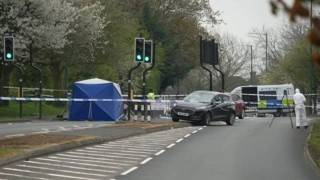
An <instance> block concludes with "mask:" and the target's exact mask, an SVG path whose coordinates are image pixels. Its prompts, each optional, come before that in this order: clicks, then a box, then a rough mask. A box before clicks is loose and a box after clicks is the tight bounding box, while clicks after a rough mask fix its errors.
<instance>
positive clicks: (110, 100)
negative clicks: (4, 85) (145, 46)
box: [0, 97, 179, 103]
mask: <svg viewBox="0 0 320 180" xmlns="http://www.w3.org/2000/svg"><path fill="white" fill-rule="evenodd" d="M0 101H35V102H38V101H47V102H144V103H155V102H159V103H161V102H162V103H171V102H179V100H161V99H159V100H148V99H146V100H143V99H80V98H22V97H0Z"/></svg>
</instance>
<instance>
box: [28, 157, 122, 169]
mask: <svg viewBox="0 0 320 180" xmlns="http://www.w3.org/2000/svg"><path fill="white" fill-rule="evenodd" d="M37 160H42V159H41V158H37ZM43 161H47V160H43ZM25 163H30V164H38V165H47V166H54V167H63V168H69V169H81V170H85V171H95V172H102V173H115V172H116V171H113V170H102V169H91V168H81V167H76V166H69V165H62V164H52V163H45V162H39V161H25Z"/></svg>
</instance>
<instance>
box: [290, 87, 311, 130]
mask: <svg viewBox="0 0 320 180" xmlns="http://www.w3.org/2000/svg"><path fill="white" fill-rule="evenodd" d="M293 101H294V104H295V112H296V127H297V128H298V129H299V128H300V127H302V126H303V127H304V128H306V129H307V128H308V121H307V115H306V107H305V105H304V103H305V101H306V98H305V97H304V95H303V94H301V93H300V90H299V89H296V93H295V94H294V95H293Z"/></svg>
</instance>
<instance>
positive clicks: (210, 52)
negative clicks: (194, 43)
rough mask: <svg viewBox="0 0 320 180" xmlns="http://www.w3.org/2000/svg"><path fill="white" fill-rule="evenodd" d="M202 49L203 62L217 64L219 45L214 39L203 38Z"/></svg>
mask: <svg viewBox="0 0 320 180" xmlns="http://www.w3.org/2000/svg"><path fill="white" fill-rule="evenodd" d="M202 49H203V53H202V56H203V57H202V59H203V63H207V64H211V65H218V64H219V45H218V44H217V43H215V41H214V40H203V41H202Z"/></svg>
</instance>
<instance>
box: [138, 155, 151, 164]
mask: <svg viewBox="0 0 320 180" xmlns="http://www.w3.org/2000/svg"><path fill="white" fill-rule="evenodd" d="M151 160H152V158H151V157H149V158H147V159H145V160H143V161H142V162H141V163H140V165H144V164H146V163H148V162H149V161H151Z"/></svg>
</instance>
